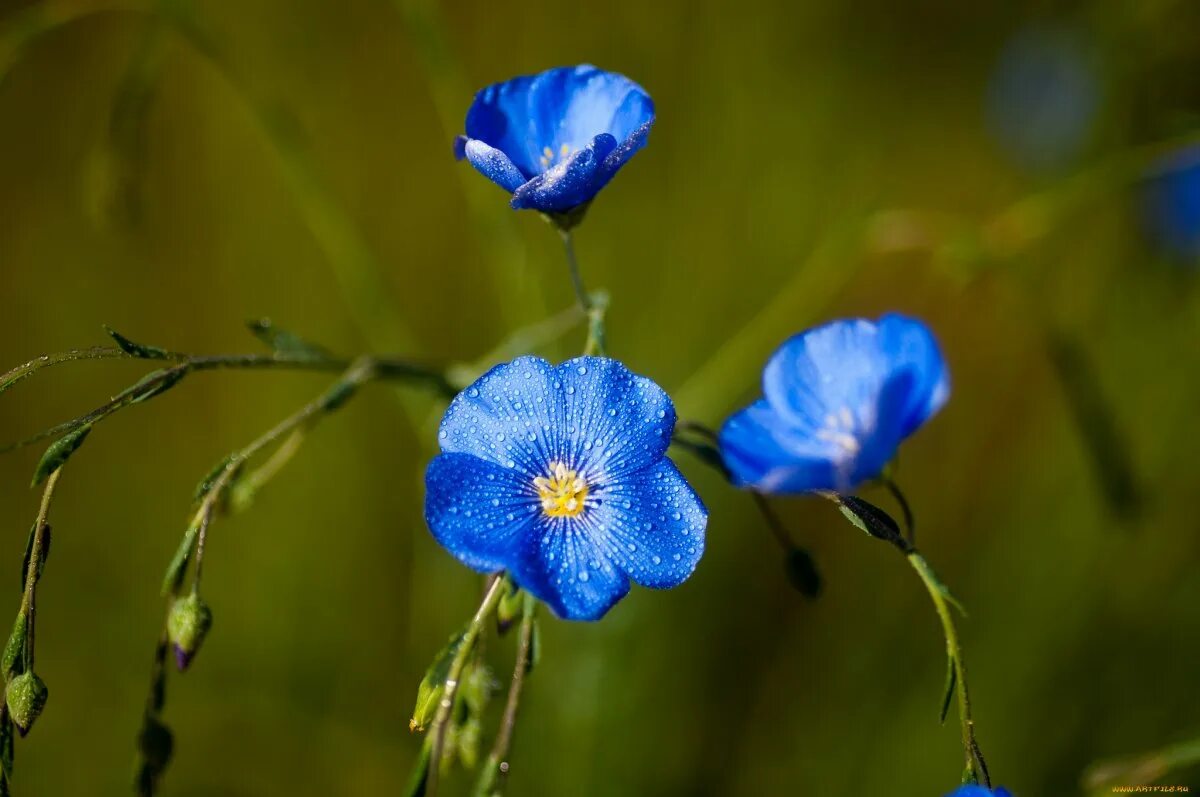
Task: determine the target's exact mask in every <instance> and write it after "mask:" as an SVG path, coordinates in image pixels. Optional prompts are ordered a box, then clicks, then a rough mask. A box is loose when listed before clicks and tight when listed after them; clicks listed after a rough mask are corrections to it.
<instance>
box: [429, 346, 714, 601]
mask: <svg viewBox="0 0 1200 797" xmlns="http://www.w3.org/2000/svg"><path fill="white" fill-rule="evenodd" d="M674 427H675V408H674V406H673V405H672V403H671V399H670V397H668V396H667V394H666V393H665V392H663V390H662V388H660V387H659V386H658V385H656V384H654V382H652V381H650V380H649V379H647V378H645V377H642V376H636V375H634V374H633V373H631V372H630V371H629V370H628V369H627V368H626V367H625V366H624V365H622V364H621V363H619V362H617V361H616V360H612V359H608V358H605V357H578V358H575V359H573V360H568V361H567V362H564V363H562V364H561V365H558V366H552V365H551V364H550V363H548V362H546V361H545V360H542V359H540V358H537V357H519V358H517V359H516V360H513V361H512V362H510V363H505V364H503V365H498V366H496V367H495V368H493V369H492V370H491V371H489V372H488V373H486V374H484V375H483V376H482V377H480V378H479V379H478V380H477V381H476V382H475V383H474V384H472V385H471V386H470V387H468V388H467V389H466V390H464V391H463V392H462V393H460V394H459V395H458V396H457V397H455V399H454V400H453V401H452V402H451V403H450V406H449V408H448V409H447V410H446V415H445V417H444V418H443V419H442V423H441V427H440V430H439V432H438V438H439V441H440V444H441V448H442V453H441V454H440V455H438V456H437V457H435V458H434V459H433V461H432V462H430V463H429V467H428V469H427V471H426V474H425V487H426V499H425V520H426V522H427V523H428V524H429V528H430V530H431V531H432V532H433V536H434V537H435V538H436V539H437V541H438V542H439V543H440V544H441V545H442V546H443V547H444V548H446V550H448V551H449V552H450V553H451V554H453V555H454V556H455V557H456V558H457V559H458V560H459V561H461V562H462V563H463V564H465V565H467V566H468V567H471V568H473V569H475V570H478V571H480V572H483V573H495V572H499V571H502V570H507V571H508V572H509V574H510V575H511V576H512V578H513V580H514V581H515V582H516V583H517V584H518V585H520V586H521V587H522V588H523V589H526V590H528V591H529V592H530V593H532V594H533V595H534V596H536V597H537V598H539V599H541V600H542V601H545V602H546V603H547V604H548V605H549V606H550V608H551V609H553V610H554V612H555V614H557V615H558V616H559V617H563V618H565V619H569V620H597V619H599V618H600V617H602V616H603V615H604V613H605V612H607V611H608V610H609V608H611V607H612V606H613V604H615V603H616V602H617V601H618V600H620V599H621V598H622V597H623V596H624V595H625V594H626V593H627V592H628V591H629V582H630V581H631V580H632V581H634V582H636V583H638V584H640V585H642V586H645V587H654V588H664V589H665V588H669V587H674V586H677V585H679V584H680V583H682V582H683V581H684V580H685V579H687V578H688V576H690V575H691V574H692V572H693V571H694V570H695V569H696V564H697V563H698V562H699V561H700V556H701V554H702V553H703V552H704V530H705V526H706V525H707V521H708V513H707V511H706V510H705V508H704V505H703V504H702V503H701V502H700V499H699V498H698V497H697V496H696V494H695V492H693V490H692V488H691V487H690V486H689V485H688V483H687V482H686V481H685V480H684V478H683V476H682V475H680V473H679V471H678V470H677V469H676V467H675V465H674V463H672V462H671V460H670V459H668V458H667V457H666V450H667V446H668V445H669V444H670V442H671V435H672V432H673V431H674Z"/></svg>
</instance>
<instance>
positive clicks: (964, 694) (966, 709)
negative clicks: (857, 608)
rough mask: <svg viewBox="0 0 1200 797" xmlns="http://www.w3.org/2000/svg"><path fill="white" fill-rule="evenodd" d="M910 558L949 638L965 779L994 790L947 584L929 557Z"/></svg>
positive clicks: (911, 555)
mask: <svg viewBox="0 0 1200 797" xmlns="http://www.w3.org/2000/svg"><path fill="white" fill-rule="evenodd" d="M906 558H907V559H908V561H909V564H911V565H912V567H913V570H915V571H917V575H918V576H920V577H921V581H922V582H923V583H924V584H925V589H926V590H927V591H928V592H929V597H930V598H932V599H933V605H934V608H936V609H937V615H938V619H940V620H941V622H942V633H943V634H944V635H945V637H946V655H947V656H949V657H950V666H951V667H952V668H953V673H954V681H955V684H954V688H955V693H956V695H957V698H958V720H959V725H960V727H961V730H962V744H963V755H964V756H965V758H966V769H965V772H964V775H963V777H964V779H965V780H966V782H975V783H982V784H983V785H984V786H987V787H989V788H990V787H991V785H992V781H991V777H990V776H989V775H988V769H987V763H986V762H984V760H983V752H982V751H981V750H980V749H979V742H977V741H976V739H975V721H974V719H973V718H972V717H971V696H970V693H969V691H968V689H967V666H966V664H965V663H964V661H963V656H962V646H961V645H960V644H959V641H958V630H957V629H956V628H955V626H954V617H953V615H952V614H951V611H950V604H951V602H952V601H951V600H950V599H949V595H948V591H947V590H946V587H945V585H943V584H942V582H941V581H939V580H938V577H937V574H936V573H934V572H933V568H932V567H930V566H929V563H928V562H927V561H925V557H923V556H921V554H919V553H917V552H916V551H911V552H909V553H908V554H907V556H906Z"/></svg>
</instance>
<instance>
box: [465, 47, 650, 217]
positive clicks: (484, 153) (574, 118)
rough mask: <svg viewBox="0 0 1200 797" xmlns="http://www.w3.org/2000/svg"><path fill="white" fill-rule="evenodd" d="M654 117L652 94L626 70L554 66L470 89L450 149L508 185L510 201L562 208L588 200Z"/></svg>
mask: <svg viewBox="0 0 1200 797" xmlns="http://www.w3.org/2000/svg"><path fill="white" fill-rule="evenodd" d="M653 124H654V101H653V100H651V99H650V95H648V94H647V93H646V92H645V91H644V90H643V89H642V87H641V86H639V85H638V84H636V83H634V82H633V81H632V80H630V79H629V78H627V77H625V76H624V75H618V74H616V73H615V72H605V71H603V70H601V69H597V68H596V67H594V66H590V65H587V64H584V65H582V66H574V67H559V68H557V69H550V70H547V71H545V72H542V73H541V74H539V75H528V76H524V77H517V78H513V79H512V80H509V81H507V82H505V83H497V84H495V85H492V86H488V87H487V88H485V89H483V90H482V91H480V92H479V93H478V94H476V95H475V101H474V102H473V103H472V104H471V109H470V110H469V111H467V125H466V126H467V134H466V135H465V136H459V137H458V139H457V140H456V141H455V142H454V152H455V155H456V156H457V157H458V158H460V159H461V158H464V157H465V158H466V159H467V160H469V161H470V162H471V165H472V166H474V167H475V168H476V169H477V170H478V171H479V172H480V173H481V174H483V176H484V177H487V178H488V179H489V180H491V181H492V182H493V183H495V184H496V185H498V186H500V187H501V188H503V189H505V190H506V191H509V192H510V193H512V195H513V196H512V206H513V208H515V209H521V208H532V209H534V210H540V211H542V212H543V213H548V214H554V215H561V214H566V213H568V212H570V211H572V210H576V209H577V208H580V207H581V206H586V205H587V203H588V202H591V201H592V198H593V197H595V196H596V194H597V193H598V192H599V191H600V189H601V188H603V187H604V186H605V185H607V184H608V181H609V180H611V179H612V177H613V175H614V174H616V173H617V170H618V169H620V168H621V167H622V166H624V165H625V161H627V160H629V159H630V158H631V157H633V154H634V153H635V152H637V151H638V150H639V149H641V148H642V147H644V146H645V145H646V137H647V136H648V135H649V134H650V127H651V125H653Z"/></svg>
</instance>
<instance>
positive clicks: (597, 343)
mask: <svg viewBox="0 0 1200 797" xmlns="http://www.w3.org/2000/svg"><path fill="white" fill-rule="evenodd" d="M559 235H561V236H562V240H563V249H564V250H565V251H566V255H567V271H569V272H570V274H571V286H572V287H573V288H574V289H575V298H576V299H578V300H579V306H580V307H582V308H583V311H584V312H585V313H586V314H587V317H588V338H587V343H586V344H585V345H584V347H583V353H584V354H585V355H589V354H595V355H600V356H604V353H605V350H606V347H607V343H606V340H605V329H604V314H605V312H607V310H608V302H607V301H604V300H601V301H597V298H599V297H596V296H592V295H591V294H589V293H588V292H587V289H586V288H585V287H584V286H583V277H582V276H581V275H580V272H579V260H578V259H577V258H576V257H575V242H574V239H573V237H572V236H571V231H570V230H569V229H560V230H559Z"/></svg>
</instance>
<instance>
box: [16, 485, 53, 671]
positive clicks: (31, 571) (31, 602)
mask: <svg viewBox="0 0 1200 797" xmlns="http://www.w3.org/2000/svg"><path fill="white" fill-rule="evenodd" d="M61 474H62V468H57V469H56V470H55V471H54V472H53V473H51V474H50V476H49V478H47V479H46V487H45V489H44V490H42V502H41V506H40V507H39V508H38V515H37V520H36V521H35V524H36V525H35V526H34V531H33V545H32V546H31V547H30V549H29V564H28V566H27V568H26V570H25V592H24V593H23V594H22V596H21V614H23V615H24V616H25V628H26V631H25V650H24V661H25V672H33V655H34V644H33V643H34V640H33V635H34V614H35V612H36V608H37V606H36V604H37V582H38V579H39V578H40V577H41V572H42V560H43V558H44V557H45V555H46V550H45V546H46V542H47V540H46V535H47V533H48V532H49V525H48V523H47V520H48V519H49V517H50V502H51V501H52V500H53V498H54V488H55V487H56V486H57V485H58V477H59V475H61Z"/></svg>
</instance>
